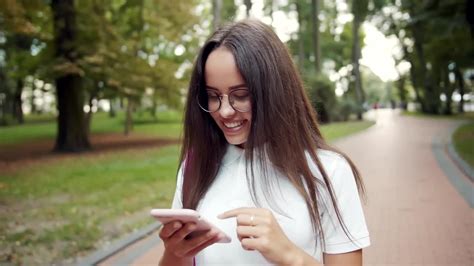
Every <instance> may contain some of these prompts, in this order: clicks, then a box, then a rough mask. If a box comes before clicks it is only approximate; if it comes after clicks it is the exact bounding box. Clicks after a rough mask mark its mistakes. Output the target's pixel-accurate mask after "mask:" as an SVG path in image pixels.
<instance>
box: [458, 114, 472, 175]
mask: <svg viewBox="0 0 474 266" xmlns="http://www.w3.org/2000/svg"><path fill="white" fill-rule="evenodd" d="M453 144H454V148H455V149H456V151H457V153H458V154H459V156H461V158H462V159H463V160H464V161H466V162H467V163H468V164H469V165H470V166H471V167H472V168H474V122H472V123H468V124H464V125H462V126H460V127H459V128H457V129H456V131H454V133H453Z"/></svg>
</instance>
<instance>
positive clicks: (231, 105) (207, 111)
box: [196, 88, 252, 113]
mask: <svg viewBox="0 0 474 266" xmlns="http://www.w3.org/2000/svg"><path fill="white" fill-rule="evenodd" d="M241 90H242V91H247V92H248V93H249V97H250V96H251V95H252V93H251V92H250V91H249V90H248V89H241V88H237V89H234V90H232V91H231V92H229V93H222V94H218V93H217V92H216V94H217V97H218V99H219V107H218V108H217V109H216V110H215V111H209V110H206V109H205V108H204V107H202V106H201V103H200V101H199V94H198V95H196V100H197V104H198V106H199V108H201V109H202V110H203V111H204V112H206V113H215V112H217V111H219V110H220V109H221V107H222V101H223V99H224V96H226V97H227V101H228V102H229V105H230V107H232V109H234V111H236V112H239V113H248V112H250V111H252V107H250V109H249V110H248V111H240V110H238V109H236V108H235V107H234V105H233V104H232V103H231V101H230V99H229V95H230V94H232V93H233V92H235V91H241ZM206 93H207V92H206Z"/></svg>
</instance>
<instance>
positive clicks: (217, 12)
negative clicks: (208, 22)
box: [212, 0, 222, 30]
mask: <svg viewBox="0 0 474 266" xmlns="http://www.w3.org/2000/svg"><path fill="white" fill-rule="evenodd" d="M212 14H213V19H212V28H213V29H214V30H217V28H219V26H220V25H221V14H222V0H213V1H212Z"/></svg>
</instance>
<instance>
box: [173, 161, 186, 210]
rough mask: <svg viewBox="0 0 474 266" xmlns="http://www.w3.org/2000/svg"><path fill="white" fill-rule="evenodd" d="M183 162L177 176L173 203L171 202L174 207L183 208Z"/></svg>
mask: <svg viewBox="0 0 474 266" xmlns="http://www.w3.org/2000/svg"><path fill="white" fill-rule="evenodd" d="M183 164H184V163H182V164H181V166H180V167H179V170H178V176H177V177H176V190H175V192H174V197H173V203H172V204H171V208H172V209H182V208H183V201H182V194H183V175H184V173H183Z"/></svg>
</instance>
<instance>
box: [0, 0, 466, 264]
mask: <svg viewBox="0 0 474 266" xmlns="http://www.w3.org/2000/svg"><path fill="white" fill-rule="evenodd" d="M246 17H252V18H257V19H260V20H262V21H263V22H265V23H267V24H268V25H271V26H272V27H273V28H274V30H275V31H276V32H277V34H278V36H279V37H280V39H281V40H282V41H283V42H285V43H286V45H287V46H288V48H289V50H290V52H291V54H292V56H293V58H294V61H295V63H296V65H297V66H298V68H299V71H300V73H301V75H302V77H303V79H304V83H305V86H306V89H307V91H308V94H309V96H310V98H311V101H312V103H313V106H314V108H315V109H316V110H317V112H318V115H319V120H320V122H321V124H322V130H323V134H324V135H325V137H326V138H328V139H329V140H330V141H333V140H335V139H338V138H340V137H342V136H346V135H349V134H351V133H354V132H357V131H360V130H363V129H365V128H367V127H369V126H371V125H373V124H374V122H373V121H370V120H364V119H363V117H365V115H364V113H366V112H367V111H369V110H377V109H381V108H388V109H394V110H395V109H397V110H400V112H401V113H402V114H403V115H416V116H429V117H433V116H436V117H444V118H450V117H451V118H453V119H454V118H465V119H472V118H473V117H474V116H473V115H472V111H474V105H473V101H472V98H473V92H472V89H473V82H474V10H473V1H469V0H442V1H441V0H424V1H416V0H336V1H328V0H326V1H323V0H174V1H168V0H129V1H126V0H108V1H105V0H76V1H74V0H1V1H0V263H1V264H3V263H6V264H45V263H46V264H56V263H60V264H61V263H70V262H73V261H74V260H75V258H76V257H80V256H83V255H84V254H87V253H89V252H91V251H93V250H95V249H98V248H100V247H103V246H106V245H108V244H109V243H111V242H112V241H114V240H115V239H118V238H120V237H122V236H124V235H126V234H127V233H130V232H133V231H135V230H138V229H140V228H142V227H143V226H145V225H147V224H149V223H150V222H151V221H150V218H149V217H148V211H149V209H150V208H153V207H166V206H169V204H170V202H171V198H172V196H173V192H174V186H175V175H176V169H177V166H178V154H179V143H180V134H181V129H182V123H181V121H182V113H183V109H182V108H183V103H184V99H185V97H186V90H187V84H188V81H189V77H190V70H191V68H192V66H193V62H194V59H195V57H196V55H197V53H198V51H199V48H200V46H201V45H202V44H203V43H204V41H205V40H206V38H207V37H208V36H209V34H210V33H211V32H212V31H213V30H214V29H215V28H216V27H218V26H219V25H221V24H223V23H227V22H230V21H236V20H240V19H243V18H246ZM473 129H474V127H473V124H472V120H471V124H470V125H468V127H467V128H465V129H463V130H464V131H465V133H464V135H463V137H462V141H465V142H463V144H462V145H459V147H460V150H461V151H460V153H461V155H462V156H465V158H467V159H466V160H467V161H468V162H469V163H470V164H471V165H472V164H473V161H474V159H473V158H474V155H473V154H472V148H473V146H472V143H473V138H474V137H473V135H474V134H473V132H474V130H473ZM466 136H467V137H466ZM466 139H467V140H466Z"/></svg>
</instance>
